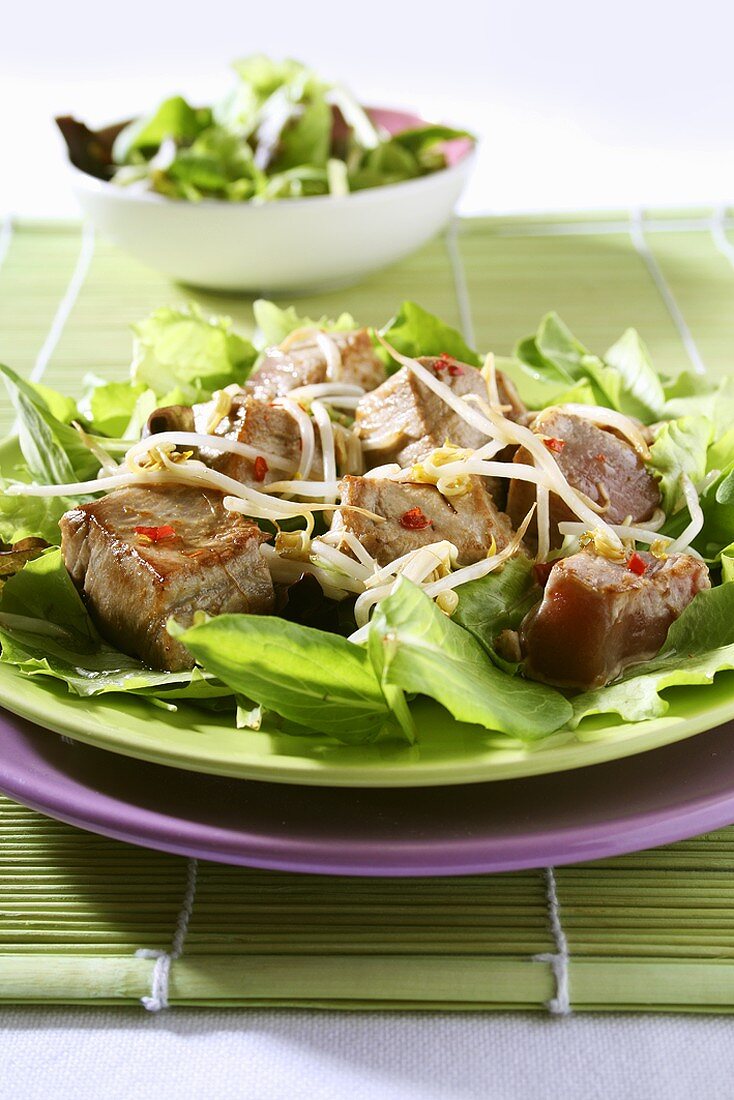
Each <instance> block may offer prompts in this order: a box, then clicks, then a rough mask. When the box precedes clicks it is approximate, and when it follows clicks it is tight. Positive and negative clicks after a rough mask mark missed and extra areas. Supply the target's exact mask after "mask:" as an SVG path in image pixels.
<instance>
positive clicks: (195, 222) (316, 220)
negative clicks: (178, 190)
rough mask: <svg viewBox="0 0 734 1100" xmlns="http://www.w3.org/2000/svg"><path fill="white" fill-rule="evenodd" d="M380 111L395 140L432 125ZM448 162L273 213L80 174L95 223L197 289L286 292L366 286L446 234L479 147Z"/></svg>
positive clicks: (457, 145)
mask: <svg viewBox="0 0 734 1100" xmlns="http://www.w3.org/2000/svg"><path fill="white" fill-rule="evenodd" d="M370 113H371V114H372V115H373V117H374V118H376V119H377V120H378V121H379V122H380V123H381V124H382V125H383V126H385V127H386V128H387V129H389V130H390V131H391V132H397V131H399V130H401V129H404V128H406V127H408V126H414V125H421V124H422V120H421V119H418V118H416V116H414V115H406V114H405V113H403V112H398V111H387V110H379V111H378V110H375V111H371V112H370ZM447 159H449V161H450V163H449V166H448V167H446V168H444V169H441V170H440V171H438V172H433V173H431V174H430V175H427V176H421V177H419V178H418V179H414V180H406V181H405V182H403V183H396V184H388V185H387V186H385V187H375V188H370V189H368V190H365V191H358V192H355V193H354V194H352V195H345V196H344V197H339V198H335V197H332V196H330V195H318V196H313V197H311V198H304V199H283V200H280V201H276V202H272V203H265V204H263V205H254V204H252V203H246V202H245V203H229V202H220V201H216V200H203V201H202V202H198V203H192V202H184V201H178V200H174V199H168V198H165V197H163V196H161V195H155V194H150V193H138V194H134V193H132V192H130V191H129V190H127V189H126V188H124V187H119V186H117V185H115V184H112V183H107V182H106V181H104V180H99V179H96V178H95V177H94V176H90V175H88V174H87V173H86V172H82V171H80V170H79V169H78V168H75V167H73V166H70V171H71V177H72V186H73V189H74V192H75V194H76V196H77V199H78V201H79V203H80V204H81V207H82V210H83V211H84V213H85V215H86V216H87V217H88V218H89V219H90V221H91V222H92V223H93V224H94V225H95V226H96V228H97V229H99V230H100V232H102V233H103V234H104V236H105V237H107V238H108V239H109V240H111V241H113V242H114V244H116V245H119V247H120V248H122V249H124V250H125V251H126V252H129V253H130V255H132V256H135V257H136V259H138V260H142V261H143V263H146V264H149V265H150V266H151V267H154V268H157V269H158V270H159V271H161V272H163V273H164V274H165V275H168V276H170V277H171V278H173V279H176V280H179V281H180V282H184V283H190V284H192V285H193V286H199V287H207V288H210V289H214V290H243V291H250V292H251V293H280V294H285V293H297V292H302V291H307V290H308V291H317V290H326V289H329V288H335V287H338V286H344V285H347V284H349V283H354V282H357V281H358V280H359V279H361V278H363V276H365V275H368V274H370V272H373V271H376V270H378V268H381V267H385V266H386V265H387V264H391V263H393V262H394V261H395V260H399V259H400V258H401V257H403V256H406V255H408V253H410V252H413V251H415V249H417V248H419V247H420V246H421V245H422V244H424V243H425V242H426V241H428V240H429V239H430V238H431V237H433V236H434V235H435V234H436V233H438V231H439V230H440V229H442V228H443V226H444V225H445V224H446V223H447V221H448V220H449V218H450V217H451V213H452V211H453V209H454V206H455V204H456V201H457V199H458V198H459V195H460V194H461V191H462V189H463V187H464V184H465V183H466V180H467V177H468V175H469V173H470V171H471V169H472V165H473V162H474V147H473V145H472V143H470V142H453V143H451V147H449V149H448V150H447Z"/></svg>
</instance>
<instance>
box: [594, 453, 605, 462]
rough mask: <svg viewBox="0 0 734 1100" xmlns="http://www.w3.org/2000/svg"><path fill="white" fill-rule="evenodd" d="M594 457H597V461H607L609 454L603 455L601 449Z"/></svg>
mask: <svg viewBox="0 0 734 1100" xmlns="http://www.w3.org/2000/svg"><path fill="white" fill-rule="evenodd" d="M594 458H595V459H596V461H597V462H606V460H607V456H606V455H603V454H602V453H601V451H600V452H599V454H598V455H594Z"/></svg>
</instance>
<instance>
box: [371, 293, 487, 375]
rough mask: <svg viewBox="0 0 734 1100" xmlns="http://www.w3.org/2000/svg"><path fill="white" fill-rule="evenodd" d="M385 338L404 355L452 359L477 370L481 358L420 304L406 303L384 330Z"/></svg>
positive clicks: (457, 333) (456, 333)
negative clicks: (440, 356) (444, 355)
mask: <svg viewBox="0 0 734 1100" xmlns="http://www.w3.org/2000/svg"><path fill="white" fill-rule="evenodd" d="M381 332H382V335H383V336H384V337H385V339H386V340H387V342H388V344H391V345H392V347H394V348H395V350H396V351H399V352H400V353H401V355H408V356H411V357H412V358H415V357H416V356H418V355H442V354H446V355H451V356H453V358H454V359H459V360H460V361H461V362H462V363H470V364H471V365H472V366H474V367H480V366H481V365H482V359H481V357H480V356H479V355H478V354H477V353H476V351H473V350H472V348H470V347H469V345H468V344H467V342H466V340H465V339H464V337H463V336H462V335H461V333H460V332H459V331H458V330H457V329H455V328H452V327H451V325H447V324H446V322H445V321H442V320H441V319H440V318H439V317H436V316H435V315H434V314H433V313H429V312H428V310H426V309H423V307H422V306H419V305H418V303H417V302H411V301H405V302H403V304H402V305H401V306H400V309H399V310H398V312H397V313H396V314H395V316H394V317H393V318H392V320H390V321H388V323H387V324H386V325H385V327H384V328H383V329H382V330H381Z"/></svg>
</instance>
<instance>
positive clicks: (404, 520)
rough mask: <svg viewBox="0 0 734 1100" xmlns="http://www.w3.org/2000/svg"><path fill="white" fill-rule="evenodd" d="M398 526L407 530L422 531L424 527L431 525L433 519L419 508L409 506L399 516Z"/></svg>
mask: <svg viewBox="0 0 734 1100" xmlns="http://www.w3.org/2000/svg"><path fill="white" fill-rule="evenodd" d="M400 526H401V527H405V528H406V530H408V531H424V530H425V529H426V527H431V526H433V520H430V519H429V518H428V516H426V515H424V514H423V512H422V511H421V509H420V508H410V509H409V510H408V511H407V512H403V514H402V516H401V517H400Z"/></svg>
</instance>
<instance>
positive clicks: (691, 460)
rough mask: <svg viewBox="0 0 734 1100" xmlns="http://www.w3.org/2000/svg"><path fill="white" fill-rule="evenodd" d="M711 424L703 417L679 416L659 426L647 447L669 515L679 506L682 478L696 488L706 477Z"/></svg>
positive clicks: (664, 505) (711, 431)
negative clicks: (651, 442)
mask: <svg viewBox="0 0 734 1100" xmlns="http://www.w3.org/2000/svg"><path fill="white" fill-rule="evenodd" d="M712 433H713V424H712V423H711V421H710V420H709V419H708V418H707V417H705V416H682V417H679V418H678V419H677V420H668V421H666V422H664V423H663V424H661V426H660V427H659V428H658V430H657V432H656V433H655V441H654V442H653V444H652V446H651V447H650V463H649V465H650V468H651V470H652V472H653V473H654V474H655V476H656V477H657V478H658V480H659V482H660V493H661V495H662V507H663V509H664V510H665V511H666V512H668V513H672V512H673V511H675V509H676V508H678V507H679V506H680V504H681V476H682V475H683V474H686V475H687V476H688V477H689V478H690V479H691V481H692V482H693V484H694V485H698V484H699V482H701V481H702V480H703V478H704V476H705V474H706V460H707V453H708V448H709V444H710V443H711V436H712Z"/></svg>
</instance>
